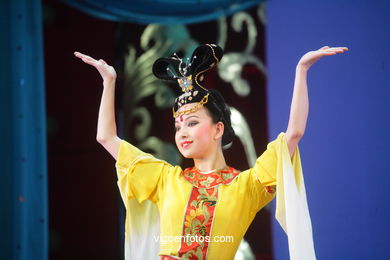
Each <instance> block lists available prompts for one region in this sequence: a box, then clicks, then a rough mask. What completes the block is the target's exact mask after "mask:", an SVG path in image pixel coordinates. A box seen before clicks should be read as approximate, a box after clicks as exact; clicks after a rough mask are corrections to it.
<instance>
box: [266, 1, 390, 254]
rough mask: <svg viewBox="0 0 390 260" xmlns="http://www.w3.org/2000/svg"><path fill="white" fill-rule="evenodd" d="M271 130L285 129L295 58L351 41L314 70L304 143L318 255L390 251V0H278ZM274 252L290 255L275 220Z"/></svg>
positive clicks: (272, 19) (271, 35)
mask: <svg viewBox="0 0 390 260" xmlns="http://www.w3.org/2000/svg"><path fill="white" fill-rule="evenodd" d="M267 7H268V28H267V48H268V52H267V53H268V54H267V55H268V57H267V60H268V67H269V85H268V101H269V104H268V107H269V113H270V114H269V115H270V116H269V118H270V120H269V123H270V137H271V138H274V137H276V135H277V133H278V132H279V131H285V129H286V127H287V122H288V115H289V106H290V100H291V95H292V86H293V80H294V73H295V65H296V63H297V62H298V60H299V58H300V57H301V55H303V54H304V53H305V52H306V51H309V50H312V49H317V48H319V47H322V46H324V45H331V46H348V47H349V48H350V51H349V52H347V53H346V54H342V55H337V56H333V57H326V58H325V59H323V60H321V61H320V62H318V63H317V64H315V65H314V66H313V67H312V69H311V70H310V71H309V99H310V112H309V120H308V125H307V129H306V133H305V136H304V138H303V139H302V141H301V143H300V149H301V155H302V160H303V161H302V163H303V171H304V174H305V182H306V188H307V192H308V202H309V207H310V210H311V217H312V223H313V232H314V242H315V247H316V252H317V257H318V259H389V255H390V254H389V253H388V249H387V246H388V241H389V239H388V237H389V235H390V232H389V231H390V230H389V229H390V225H389V224H390V223H389V220H390V218H389V216H390V209H389V207H390V196H389V195H390V192H389V186H390V176H389V173H390V171H389V169H388V168H387V161H388V160H389V158H390V136H389V132H390V121H389V107H390V106H389V104H388V101H389V97H390V85H389V82H390V81H389V75H390V66H389V61H390V51H389V46H390V31H389V30H388V26H389V25H390V16H389V11H390V2H386V1H369V0H364V1H352V0H344V1H334V0H332V1H318V2H316V3H315V4H314V3H313V1H309V0H301V1H288V2H286V1H283V2H282V1H269V2H268V6H267ZM273 231H274V234H275V235H274V253H275V256H276V258H275V259H288V250H287V249H288V247H287V240H286V237H285V235H284V234H283V233H282V230H281V229H280V228H279V226H278V225H277V223H276V222H275V223H274V225H273Z"/></svg>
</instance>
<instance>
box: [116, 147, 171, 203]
mask: <svg viewBox="0 0 390 260" xmlns="http://www.w3.org/2000/svg"><path fill="white" fill-rule="evenodd" d="M115 166H116V170H117V177H118V187H119V190H120V193H121V196H122V199H123V201H124V204H125V205H126V204H127V203H126V201H127V200H129V199H131V198H136V199H137V200H138V202H139V203H141V202H143V201H144V200H151V201H153V202H157V201H158V200H159V194H160V193H161V192H162V191H161V189H162V188H163V177H164V175H165V174H167V173H168V172H169V171H170V170H171V169H172V167H173V166H171V165H170V164H168V163H167V162H165V161H162V160H158V159H156V158H155V157H153V156H152V155H151V154H147V153H144V152H142V151H141V150H139V149H138V148H137V147H135V146H133V145H131V144H130V143H128V142H126V141H125V140H122V141H121V144H120V147H119V152H118V157H117V161H116V165H115Z"/></svg>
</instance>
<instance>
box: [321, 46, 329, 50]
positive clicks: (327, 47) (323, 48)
mask: <svg viewBox="0 0 390 260" xmlns="http://www.w3.org/2000/svg"><path fill="white" fill-rule="evenodd" d="M326 49H329V46H324V47H321V48H320V50H326Z"/></svg>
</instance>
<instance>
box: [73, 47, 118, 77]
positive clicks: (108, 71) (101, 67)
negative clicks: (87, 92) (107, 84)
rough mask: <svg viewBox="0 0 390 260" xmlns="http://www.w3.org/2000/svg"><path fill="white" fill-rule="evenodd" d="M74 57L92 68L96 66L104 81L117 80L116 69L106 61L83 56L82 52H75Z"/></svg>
mask: <svg viewBox="0 0 390 260" xmlns="http://www.w3.org/2000/svg"><path fill="white" fill-rule="evenodd" d="M74 55H75V56H76V57H77V58H80V59H81V60H82V61H84V62H85V63H87V64H89V65H91V66H94V67H95V68H96V69H97V70H98V72H99V73H100V76H101V77H102V78H103V80H104V81H106V80H113V79H115V78H116V71H115V69H114V68H113V67H112V66H110V65H108V64H107V63H106V62H105V61H104V60H102V59H100V60H95V59H94V58H92V57H90V56H88V55H85V54H82V53H80V52H75V53H74Z"/></svg>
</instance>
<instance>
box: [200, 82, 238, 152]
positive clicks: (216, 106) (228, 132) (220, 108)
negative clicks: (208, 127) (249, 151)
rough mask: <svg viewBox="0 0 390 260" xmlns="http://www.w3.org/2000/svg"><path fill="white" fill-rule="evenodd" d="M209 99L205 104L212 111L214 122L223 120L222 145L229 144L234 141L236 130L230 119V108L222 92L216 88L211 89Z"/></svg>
mask: <svg viewBox="0 0 390 260" xmlns="http://www.w3.org/2000/svg"><path fill="white" fill-rule="evenodd" d="M209 93H210V97H211V98H209V101H208V102H207V103H206V104H205V105H204V106H205V107H206V108H207V110H208V111H209V112H210V115H211V118H212V120H213V123H214V124H216V123H218V122H222V123H223V125H224V132H223V136H222V145H223V146H225V145H228V144H230V143H232V142H233V139H234V136H235V134H234V130H233V127H232V122H231V119H230V115H231V112H230V108H229V106H228V105H226V103H225V100H224V98H223V97H222V95H221V93H220V92H219V91H218V90H215V89H209Z"/></svg>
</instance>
